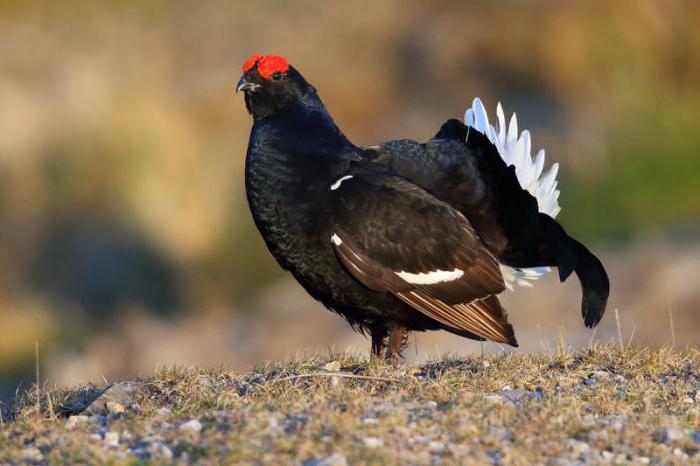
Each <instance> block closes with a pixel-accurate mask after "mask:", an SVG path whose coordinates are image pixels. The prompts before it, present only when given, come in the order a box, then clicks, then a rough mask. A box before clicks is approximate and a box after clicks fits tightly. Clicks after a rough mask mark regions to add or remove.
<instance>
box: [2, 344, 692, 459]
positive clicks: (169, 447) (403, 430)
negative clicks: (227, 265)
mask: <svg viewBox="0 0 700 466" xmlns="http://www.w3.org/2000/svg"><path fill="white" fill-rule="evenodd" d="M699 366H700V351H698V350H687V351H682V352H679V351H673V350H669V349H662V350H650V349H634V348H632V349H629V348H628V349H625V350H619V349H614V348H611V347H607V346H606V347H595V348H591V349H588V350H585V351H582V352H578V353H566V352H558V353H550V354H544V355H538V356H534V355H524V354H519V353H508V354H507V353H504V354H500V355H494V356H488V357H481V356H474V357H470V358H451V357H448V356H446V357H444V358H443V359H442V360H439V361H434V362H429V363H425V364H420V365H405V366H400V367H398V368H393V367H389V366H386V365H382V364H373V365H368V364H367V361H366V360H365V359H362V358H358V357H355V356H353V355H348V354H344V353H338V352H331V351H329V352H328V353H327V354H323V355H314V356H309V357H305V358H300V359H298V360H293V361H285V362H281V363H276V364H270V365H267V366H265V367H260V368H256V369H254V370H252V371H250V372H247V373H234V372H231V371H228V370H225V369H220V370H197V369H188V370H184V369H176V368H171V369H164V370H161V371H160V372H158V373H157V374H155V375H153V376H152V377H148V378H144V379H140V380H136V381H131V382H123V383H117V384H114V385H112V386H110V387H107V388H106V389H105V387H80V388H78V389H74V390H65V389H54V390H44V391H42V395H41V403H40V405H41V406H40V412H38V407H37V403H36V399H35V398H31V397H29V396H28V397H26V398H24V399H22V400H18V401H17V402H16V403H15V405H14V406H9V407H7V406H5V407H3V413H4V420H3V424H2V425H0V464H18V463H29V464H77V463H91V464H92V463H98V464H100V463H107V464H142V463H156V464H168V463H180V464H185V463H200V464H222V463H224V464H275V465H278V464H279V465H281V464H292V465H303V466H324V465H325V466H332V465H335V466H341V465H347V464H408V465H410V464H421V465H423V464H552V465H569V464H700V453H699V451H700V415H699V414H700V374H699V370H698V368H699Z"/></svg>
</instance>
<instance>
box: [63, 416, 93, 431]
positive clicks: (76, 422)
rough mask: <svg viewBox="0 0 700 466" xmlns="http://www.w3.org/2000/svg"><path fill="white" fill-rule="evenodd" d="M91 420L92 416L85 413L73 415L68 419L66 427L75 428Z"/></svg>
mask: <svg viewBox="0 0 700 466" xmlns="http://www.w3.org/2000/svg"><path fill="white" fill-rule="evenodd" d="M89 421H90V418H89V417H87V416H83V415H77V416H71V417H69V418H68V421H66V427H67V428H68V429H75V428H76V427H78V426H81V425H85V424H87V423H88V422H89Z"/></svg>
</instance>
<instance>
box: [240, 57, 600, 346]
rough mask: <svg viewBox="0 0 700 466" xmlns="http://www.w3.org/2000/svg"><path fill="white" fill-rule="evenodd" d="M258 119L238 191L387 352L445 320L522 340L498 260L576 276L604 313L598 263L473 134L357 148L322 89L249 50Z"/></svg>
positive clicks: (330, 302)
mask: <svg viewBox="0 0 700 466" xmlns="http://www.w3.org/2000/svg"><path fill="white" fill-rule="evenodd" d="M238 89H239V90H243V91H245V100H246V107H247V108H248V110H249V112H250V113H251V114H252V115H253V128H252V131H251V135H250V141H249V146H248V152H247V156H246V170H245V172H246V192H247V196H248V201H249V204H250V208H251V212H252V214H253V218H254V220H255V223H256V225H257V227H258V229H259V230H260V233H261V234H262V236H263V238H264V240H265V242H266V244H267V246H268V248H269V249H270V251H271V252H272V254H273V255H274V257H275V258H276V259H277V261H278V262H279V264H280V265H281V266H282V267H283V268H284V269H286V270H288V271H290V272H291V273H292V274H293V275H294V276H295V278H296V279H297V280H298V281H299V283H300V284H301V285H302V286H303V287H304V288H305V289H306V290H307V291H308V292H309V293H310V294H311V295H312V296H313V297H314V298H316V299H318V300H319V301H321V302H322V303H323V304H324V305H325V306H327V307H328V308H329V309H331V310H333V311H335V312H337V313H339V314H340V315H342V316H343V317H344V318H345V319H346V320H347V321H348V322H349V323H350V324H351V325H352V326H353V327H354V328H356V329H358V330H361V331H363V332H368V333H370V334H371V336H372V353H373V355H379V354H381V353H382V352H383V351H384V349H385V348H386V356H387V357H389V358H392V359H395V358H396V357H397V356H398V354H399V353H400V351H401V349H402V347H403V345H405V342H406V335H407V332H408V331H412V330H434V329H444V330H447V331H449V332H452V333H456V334H458V335H462V336H465V337H468V338H474V339H489V340H493V341H498V342H503V343H508V344H511V345H513V346H517V341H516V339H515V335H514V332H513V328H512V326H511V325H510V324H509V323H508V320H507V314H506V312H505V310H504V309H503V308H502V307H501V305H500V303H499V301H498V298H497V295H498V294H499V293H500V292H502V291H503V290H504V289H505V285H504V280H503V277H502V275H501V271H500V269H499V263H502V264H507V265H510V266H514V267H533V266H556V267H558V268H559V275H560V278H561V279H562V280H564V279H566V277H568V275H570V274H571V273H572V272H576V273H577V275H578V277H579V279H580V281H581V285H582V289H583V302H582V312H583V317H584V321H585V323H586V325H588V326H594V325H596V324H597V323H598V321H599V320H600V318H601V317H602V315H603V312H604V311H605V305H606V301H607V297H608V292H609V284H608V278H607V275H606V273H605V270H604V269H603V266H602V265H601V263H600V261H599V260H598V259H597V258H596V257H595V256H594V255H592V254H591V253H590V252H589V251H588V250H587V249H586V248H585V247H584V246H583V245H581V244H580V243H579V242H577V241H576V240H574V239H572V238H571V237H569V236H568V235H567V234H566V232H565V231H564V229H563V228H562V227H561V226H560V225H559V224H558V223H557V222H556V221H555V220H554V219H553V218H551V217H549V216H548V215H545V214H541V213H539V212H538V204H537V200H536V199H535V198H534V197H533V196H532V195H530V194H529V193H528V192H527V191H526V190H524V189H522V187H521V186H520V184H519V182H518V179H517V177H516V175H515V170H514V168H513V167H508V166H507V165H506V163H505V162H504V161H503V160H502V159H501V157H500V156H499V154H498V152H497V150H496V147H495V146H494V145H493V144H492V143H491V142H490V141H489V140H488V139H487V138H486V137H485V136H484V135H482V134H481V133H479V132H478V131H470V130H469V128H467V127H466V126H465V125H464V124H462V123H461V122H460V121H457V120H449V121H447V122H446V123H445V124H444V125H443V126H442V127H441V128H440V130H439V131H438V133H437V134H436V135H435V137H434V138H433V139H431V140H430V141H428V142H426V143H424V144H421V143H418V142H415V141H410V140H398V141H390V142H387V143H384V144H382V145H379V146H372V147H360V146H356V145H354V144H352V143H351V142H350V141H349V140H348V139H347V138H346V137H345V136H344V135H343V133H342V132H341V131H340V129H339V128H338V127H337V125H336V124H335V123H334V122H333V120H332V118H331V117H330V115H329V113H328V112H327V110H326V108H325V107H324V105H323V103H322V102H321V100H320V98H319V97H318V95H317V92H316V90H315V89H314V88H313V87H312V86H311V85H310V84H308V83H307V82H306V80H305V79H304V78H303V77H302V76H301V74H300V73H299V72H298V71H296V70H295V69H294V68H293V67H291V66H289V65H288V64H287V63H286V60H284V59H283V58H281V57H273V56H268V57H259V56H256V57H252V58H251V59H250V60H249V61H248V62H246V65H245V66H244V76H243V77H242V78H241V81H240V82H239V85H238Z"/></svg>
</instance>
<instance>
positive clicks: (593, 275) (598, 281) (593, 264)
mask: <svg viewBox="0 0 700 466" xmlns="http://www.w3.org/2000/svg"><path fill="white" fill-rule="evenodd" d="M569 241H570V245H571V250H572V251H573V253H574V255H575V257H576V259H575V260H576V265H575V267H574V272H576V275H577V276H578V279H579V281H580V282H581V291H582V293H583V298H582V301H581V314H582V316H583V321H584V323H585V324H586V327H588V328H593V327H595V326H596V325H598V322H600V319H601V318H602V317H603V314H604V313H605V306H606V305H607V303H608V296H609V295H610V280H608V274H607V273H606V272H605V268H604V267H603V264H602V263H601V262H600V260H599V259H598V258H597V257H596V256H595V255H593V253H591V252H590V251H589V250H588V249H587V248H586V246H584V245H583V244H581V243H579V242H578V241H576V240H575V239H573V238H572V237H569Z"/></svg>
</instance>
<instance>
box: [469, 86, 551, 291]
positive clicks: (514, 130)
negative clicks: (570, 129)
mask: <svg viewBox="0 0 700 466" xmlns="http://www.w3.org/2000/svg"><path fill="white" fill-rule="evenodd" d="M496 118H497V120H498V123H497V124H498V128H495V127H494V126H493V125H490V124H489V117H488V114H487V113H486V108H484V104H482V103H481V99H479V98H478V97H477V98H475V99H474V101H473V102H472V106H471V108H469V109H467V111H466V113H465V114H464V123H465V124H466V125H467V126H470V127H472V128H474V129H476V130H477V131H479V132H480V133H482V134H484V135H486V137H488V138H489V141H491V143H493V145H495V146H496V149H497V150H498V153H499V155H500V156H501V158H502V159H503V160H504V161H505V162H506V164H508V165H513V166H515V174H516V175H517V177H518V182H519V183H520V186H522V187H523V189H526V190H527V191H528V192H529V193H530V194H532V195H533V196H535V198H536V199H537V206H538V208H539V211H540V212H542V213H544V214H547V215H549V216H550V217H552V218H554V217H556V216H557V214H558V213H559V211H560V210H561V207H559V190H558V189H557V172H558V171H559V165H558V164H556V163H555V164H553V165H552V166H551V168H549V170H547V171H546V172H545V173H543V170H544V158H545V153H544V149H540V150H539V151H538V152H537V155H536V156H535V158H534V159H533V158H532V155H531V151H532V142H531V139H530V132H529V131H528V130H523V131H522V133H520V134H518V119H517V117H516V116H515V113H513V115H512V116H511V118H510V122H509V123H508V128H507V130H506V118H505V114H504V112H503V107H501V104H500V103H499V104H498V106H497V107H496ZM549 271H550V269H549V267H535V268H529V269H517V268H512V267H508V266H506V265H501V273H502V274H503V279H504V280H505V282H506V287H508V289H509V290H512V289H513V288H514V287H515V286H516V285H519V286H532V283H530V281H531V280H537V279H539V278H540V277H543V276H544V275H546V274H547V273H548V272H549Z"/></svg>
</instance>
